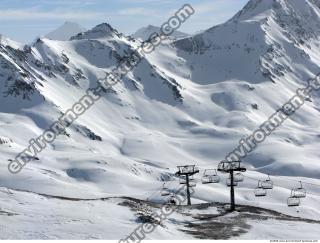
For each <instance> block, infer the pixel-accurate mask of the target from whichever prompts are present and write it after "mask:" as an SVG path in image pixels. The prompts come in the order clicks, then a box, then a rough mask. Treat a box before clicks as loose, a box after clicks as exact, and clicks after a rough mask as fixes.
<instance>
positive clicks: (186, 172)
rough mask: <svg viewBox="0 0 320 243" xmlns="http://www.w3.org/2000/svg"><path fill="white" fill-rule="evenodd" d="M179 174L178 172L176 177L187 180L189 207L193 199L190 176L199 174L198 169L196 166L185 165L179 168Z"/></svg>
mask: <svg viewBox="0 0 320 243" xmlns="http://www.w3.org/2000/svg"><path fill="white" fill-rule="evenodd" d="M177 167H178V172H176V175H177V176H179V177H180V178H181V177H182V178H183V179H185V183H182V184H186V186H187V199H188V205H191V198H190V189H189V188H190V176H193V175H194V174H197V173H199V169H198V167H196V166H195V165H184V166H177Z"/></svg>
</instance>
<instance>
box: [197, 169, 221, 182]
mask: <svg viewBox="0 0 320 243" xmlns="http://www.w3.org/2000/svg"><path fill="white" fill-rule="evenodd" d="M219 181H220V177H219V176H218V174H217V170H212V169H211V170H205V171H204V173H203V176H202V178H201V182H202V184H210V183H219Z"/></svg>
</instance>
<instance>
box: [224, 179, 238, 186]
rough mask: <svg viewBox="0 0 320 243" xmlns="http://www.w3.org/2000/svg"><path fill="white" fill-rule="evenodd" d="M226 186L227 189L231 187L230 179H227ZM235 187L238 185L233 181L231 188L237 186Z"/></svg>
mask: <svg viewBox="0 0 320 243" xmlns="http://www.w3.org/2000/svg"><path fill="white" fill-rule="evenodd" d="M226 184H227V186H228V187H230V186H231V179H230V178H228V179H227V181H226ZM237 185H238V183H237V182H235V181H233V186H237Z"/></svg>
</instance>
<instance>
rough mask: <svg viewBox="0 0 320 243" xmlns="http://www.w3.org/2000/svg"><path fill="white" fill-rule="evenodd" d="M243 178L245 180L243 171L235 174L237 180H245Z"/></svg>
mask: <svg viewBox="0 0 320 243" xmlns="http://www.w3.org/2000/svg"><path fill="white" fill-rule="evenodd" d="M243 180H244V175H243V174H242V173H240V172H239V173H236V174H235V175H234V181H235V182H243Z"/></svg>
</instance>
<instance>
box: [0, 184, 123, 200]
mask: <svg viewBox="0 0 320 243" xmlns="http://www.w3.org/2000/svg"><path fill="white" fill-rule="evenodd" d="M2 188H5V189H7V190H8V191H9V190H11V191H16V192H25V193H31V194H35V195H39V196H42V197H47V198H54V199H60V200H68V201H100V200H101V201H103V200H108V199H112V198H125V196H110V197H101V198H74V197H65V196H58V195H50V194H46V193H38V192H34V191H29V190H22V189H13V188H7V187H2Z"/></svg>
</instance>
